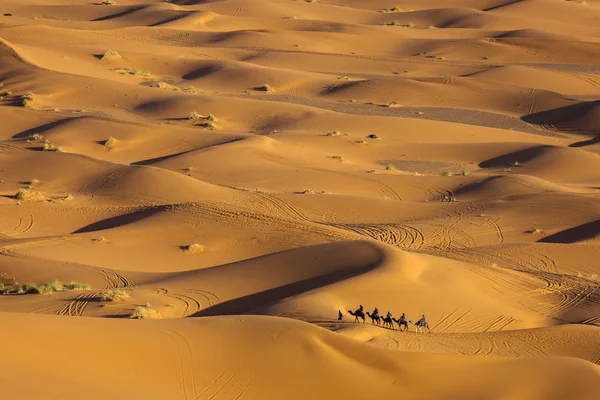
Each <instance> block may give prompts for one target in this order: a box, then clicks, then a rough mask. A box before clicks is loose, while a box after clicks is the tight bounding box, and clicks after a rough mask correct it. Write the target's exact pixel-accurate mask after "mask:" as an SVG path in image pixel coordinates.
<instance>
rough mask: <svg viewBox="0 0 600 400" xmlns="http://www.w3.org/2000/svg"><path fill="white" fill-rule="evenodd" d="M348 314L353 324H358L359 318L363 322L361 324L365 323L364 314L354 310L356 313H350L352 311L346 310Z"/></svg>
mask: <svg viewBox="0 0 600 400" xmlns="http://www.w3.org/2000/svg"><path fill="white" fill-rule="evenodd" d="M348 314H350V315H352V316H353V317H354V322H358V319H359V318H361V319H362V320H363V324H364V323H365V313H364V312H362V311H360V310H356V312H354V311H352V310H348Z"/></svg>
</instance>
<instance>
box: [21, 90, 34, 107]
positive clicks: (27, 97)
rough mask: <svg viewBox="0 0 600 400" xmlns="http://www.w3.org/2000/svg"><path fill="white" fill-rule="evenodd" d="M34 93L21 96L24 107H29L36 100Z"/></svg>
mask: <svg viewBox="0 0 600 400" xmlns="http://www.w3.org/2000/svg"><path fill="white" fill-rule="evenodd" d="M33 96H34V95H33V93H31V92H27V93H25V94H24V95H23V96H21V105H22V106H23V107H27V106H29V105H30V104H31V103H33V101H34V98H33Z"/></svg>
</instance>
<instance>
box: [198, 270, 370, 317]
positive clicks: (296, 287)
mask: <svg viewBox="0 0 600 400" xmlns="http://www.w3.org/2000/svg"><path fill="white" fill-rule="evenodd" d="M376 266H377V263H373V264H371V265H367V266H365V267H364V268H362V269H361V270H352V271H345V272H339V271H338V272H331V273H328V274H325V275H321V276H317V277H314V278H308V279H305V280H302V281H298V282H294V283H290V284H287V285H283V286H279V287H276V288H273V289H269V290H265V291H262V292H259V293H254V294H251V295H248V296H243V297H240V298H237V299H233V300H229V301H225V302H223V303H219V304H217V305H214V306H212V307H210V308H206V309H204V310H201V311H198V312H197V313H195V314H193V315H192V316H193V317H209V316H215V315H235V314H246V313H250V312H251V311H252V310H255V309H257V308H263V307H266V306H268V305H270V304H272V303H275V302H276V301H279V300H283V299H285V298H287V297H292V296H296V295H299V294H302V293H305V292H308V291H310V290H314V289H318V288H320V287H323V286H327V285H331V284H333V283H336V282H339V281H343V280H346V279H350V278H353V277H355V276H357V275H361V274H364V273H365V272H369V271H370V270H372V269H374V268H375V267H376Z"/></svg>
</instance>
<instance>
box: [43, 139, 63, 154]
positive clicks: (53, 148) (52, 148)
mask: <svg viewBox="0 0 600 400" xmlns="http://www.w3.org/2000/svg"><path fill="white" fill-rule="evenodd" d="M42 151H58V152H60V151H62V148H60V147H59V146H57V145H55V144H54V143H50V142H49V141H47V140H46V141H45V142H44V146H42Z"/></svg>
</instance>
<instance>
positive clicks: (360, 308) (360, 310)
mask: <svg viewBox="0 0 600 400" xmlns="http://www.w3.org/2000/svg"><path fill="white" fill-rule="evenodd" d="M363 310H364V308H363V305H362V304H361V305H360V306H359V307H358V310H356V312H355V313H361V312H363Z"/></svg>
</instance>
